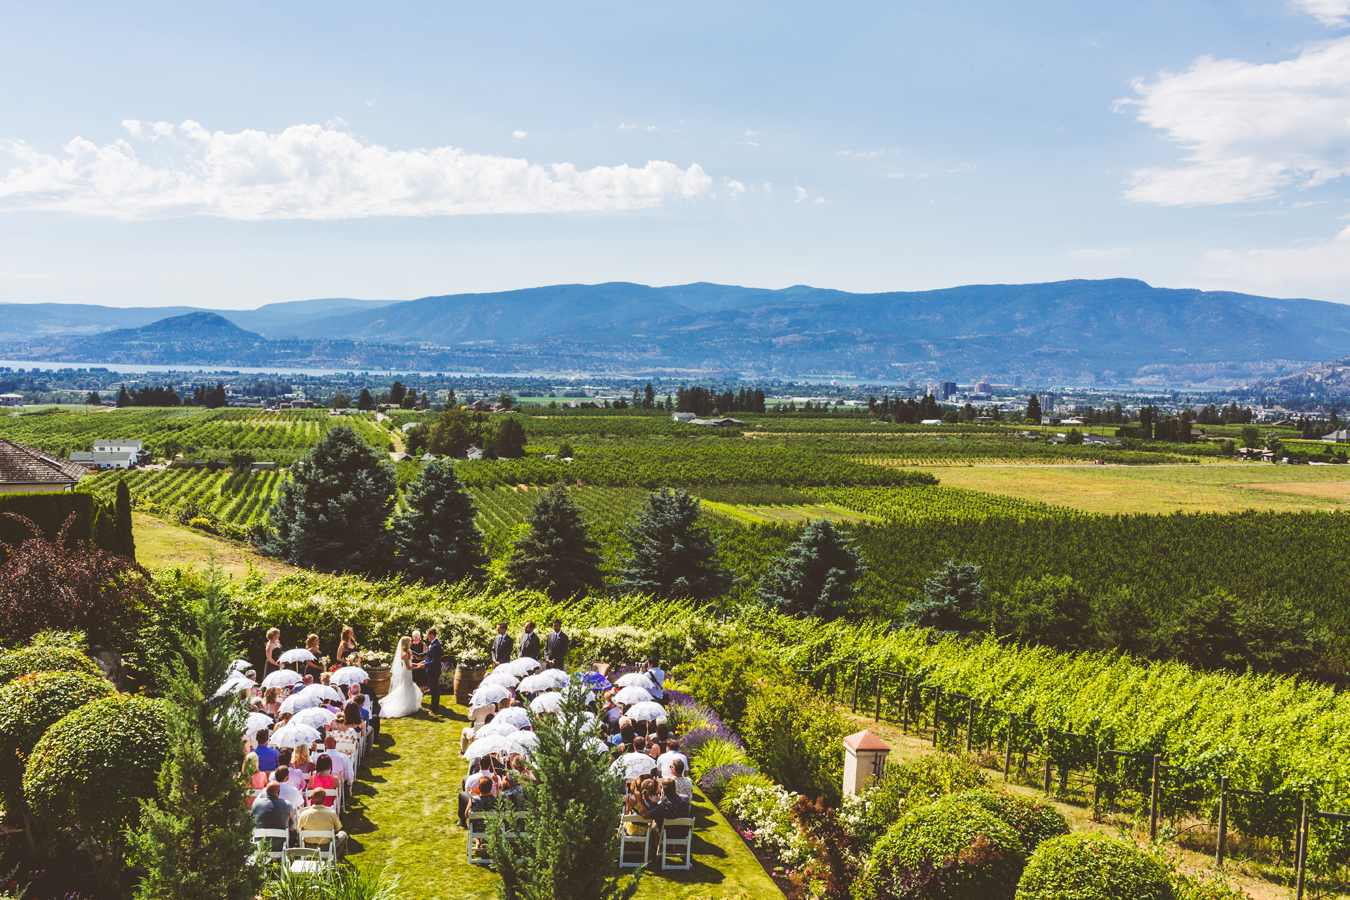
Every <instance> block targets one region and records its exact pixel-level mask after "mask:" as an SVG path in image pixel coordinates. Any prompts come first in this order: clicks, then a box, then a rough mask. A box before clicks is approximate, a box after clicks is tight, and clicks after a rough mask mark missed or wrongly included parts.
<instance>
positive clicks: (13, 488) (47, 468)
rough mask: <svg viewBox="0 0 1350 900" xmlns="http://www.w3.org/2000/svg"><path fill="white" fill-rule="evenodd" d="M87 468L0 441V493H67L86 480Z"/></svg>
mask: <svg viewBox="0 0 1350 900" xmlns="http://www.w3.org/2000/svg"><path fill="white" fill-rule="evenodd" d="M86 471H87V469H85V467H84V466H81V465H78V464H76V463H73V462H71V461H70V460H68V459H57V458H56V457H55V456H52V455H51V454H48V453H43V452H42V451H41V450H38V449H37V448H35V447H29V446H27V445H26V444H20V443H19V442H17V441H11V440H9V439H8V438H0V493H10V494H29V493H39V492H42V493H47V492H54V491H68V490H70V489H71V488H73V487H74V486H75V482H77V481H79V480H80V479H81V478H83V477H84V474H85V472H86Z"/></svg>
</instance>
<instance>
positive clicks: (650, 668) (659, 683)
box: [647, 656, 666, 700]
mask: <svg viewBox="0 0 1350 900" xmlns="http://www.w3.org/2000/svg"><path fill="white" fill-rule="evenodd" d="M647 677H648V678H650V679H651V680H652V681H653V682H654V683H655V684H656V690H654V691H652V692H651V695H652V696H653V697H655V698H656V699H657V700H661V699H663V698H664V697H665V696H666V691H665V687H666V673H665V672H664V671H663V670H662V669H661V665H660V660H658V659H657V658H656V657H655V656H653V657H652V658H651V659H649V660H647Z"/></svg>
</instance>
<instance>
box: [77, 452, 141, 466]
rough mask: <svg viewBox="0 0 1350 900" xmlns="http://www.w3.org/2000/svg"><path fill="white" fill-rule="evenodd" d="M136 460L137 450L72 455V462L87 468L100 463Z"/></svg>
mask: <svg viewBox="0 0 1350 900" xmlns="http://www.w3.org/2000/svg"><path fill="white" fill-rule="evenodd" d="M135 458H136V451H135V450H92V451H86V450H76V451H75V452H74V453H72V454H70V461H71V462H73V463H79V464H80V465H86V466H88V465H97V464H99V463H111V462H128V461H131V460H134V459H135Z"/></svg>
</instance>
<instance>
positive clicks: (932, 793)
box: [840, 753, 989, 855]
mask: <svg viewBox="0 0 1350 900" xmlns="http://www.w3.org/2000/svg"><path fill="white" fill-rule="evenodd" d="M988 783H989V779H988V776H986V775H985V774H984V772H983V771H981V770H980V768H979V767H978V766H976V765H975V763H973V762H972V761H971V760H969V759H968V758H966V757H964V756H953V755H949V754H946V753H935V754H933V755H931V756H924V757H920V758H919V759H916V760H913V761H911V762H906V763H900V764H898V765H889V766H887V767H886V773H885V774H884V775H883V776H882V777H881V778H878V779H876V780H874V781H872V782H871V783H870V784H869V785H868V786H867V789H866V790H865V791H863V792H862V793H861V794H859V795H857V796H853V797H845V798H844V808H843V811H842V812H841V813H840V819H841V821H842V822H843V823H844V825H845V827H846V828H848V829H849V832H850V833H851V834H852V835H853V850H854V852H856V853H859V854H864V855H865V854H866V853H867V852H868V851H869V850H870V849H871V847H872V845H873V844H875V843H876V842H877V841H878V840H879V839H880V838H881V836H882V835H884V834H885V833H886V831H887V830H888V829H889V828H890V827H891V826H892V825H894V824H895V823H896V822H897V821H899V820H900V817H901V816H903V815H904V814H905V813H907V812H909V811H910V810H912V809H915V808H917V807H920V806H923V805H924V804H926V803H929V802H931V801H933V800H936V799H938V798H939V797H945V796H947V795H948V794H954V793H956V792H958V791H968V790H971V789H973V788H983V787H985V786H986V785H987V784H988Z"/></svg>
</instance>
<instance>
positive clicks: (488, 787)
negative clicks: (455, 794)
mask: <svg viewBox="0 0 1350 900" xmlns="http://www.w3.org/2000/svg"><path fill="white" fill-rule="evenodd" d="M495 785H496V782H495V781H494V780H493V778H492V774H491V769H487V770H485V771H483V772H470V773H469V775H468V777H466V778H465V779H464V790H462V791H460V793H459V824H460V826H461V827H464V822H465V816H466V814H467V813H468V812H469V811H471V810H472V811H474V812H478V810H476V809H474V806H473V803H474V799H475V798H476V797H478V796H480V795H481V794H482V793H483V792H484V791H486V792H487V793H489V794H492V793H493V792H494V791H495V790H496V787H495Z"/></svg>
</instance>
